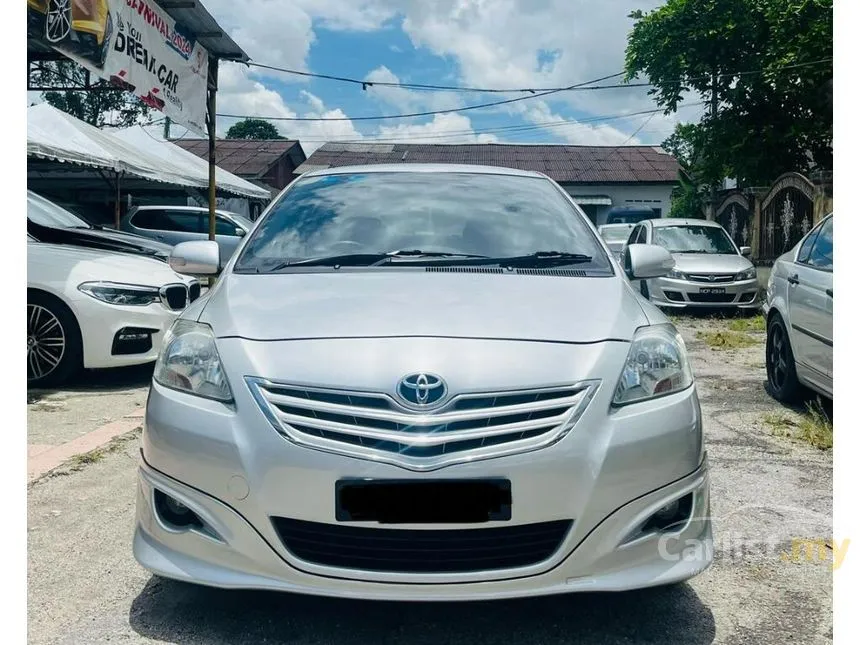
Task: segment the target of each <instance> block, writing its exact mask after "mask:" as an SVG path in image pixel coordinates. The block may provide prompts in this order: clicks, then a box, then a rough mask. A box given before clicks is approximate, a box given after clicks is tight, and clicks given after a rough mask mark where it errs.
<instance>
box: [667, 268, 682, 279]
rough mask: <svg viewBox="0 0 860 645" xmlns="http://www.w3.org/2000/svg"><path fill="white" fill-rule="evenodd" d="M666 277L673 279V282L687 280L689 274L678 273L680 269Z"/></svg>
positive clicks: (670, 272) (674, 270)
mask: <svg viewBox="0 0 860 645" xmlns="http://www.w3.org/2000/svg"><path fill="white" fill-rule="evenodd" d="M666 277H667V278H672V279H673V280H686V279H687V274H685V273H683V272H681V271H678V269H672V270H671V271H669V273H668V274H666Z"/></svg>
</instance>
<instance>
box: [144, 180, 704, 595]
mask: <svg viewBox="0 0 860 645" xmlns="http://www.w3.org/2000/svg"><path fill="white" fill-rule="evenodd" d="M524 213H528V217H524V216H523V215H524ZM219 253H220V249H219V247H218V245H217V244H215V243H214V242H209V241H196V242H186V243H182V244H179V245H177V246H176V248H175V249H174V250H173V254H172V255H171V265H172V266H174V267H175V268H176V269H177V270H178V271H187V272H188V273H190V274H199V273H207V274H214V273H216V272H219V271H220V273H221V275H220V277H219V279H218V282H217V283H216V284H215V286H214V287H213V288H212V290H211V291H210V292H209V294H208V296H207V297H205V298H202V299H200V300H199V301H198V302H196V303H194V304H193V305H191V307H189V308H188V309H187V310H186V311H185V312H184V313H183V314H182V315H181V316H180V318H179V320H178V321H177V322H176V323H175V324H174V325H173V327H172V328H171V330H170V332H169V334H168V336H167V338H166V340H165V344H164V347H163V349H162V352H161V354H160V357H159V360H158V363H157V364H156V368H155V373H154V377H153V382H152V387H151V392H150V396H149V400H148V403H147V407H146V422H145V424H144V427H145V429H144V433H143V436H142V443H141V446H142V460H141V463H140V472H139V486H138V497H137V526H136V531H135V537H134V554H135V557H136V558H137V560H138V562H139V563H141V564H142V565H143V566H144V567H145V568H147V569H148V570H150V571H152V572H155V573H157V574H159V575H161V576H165V577H168V578H175V579H179V580H185V581H189V582H194V583H200V584H204V585H212V586H216V587H231V588H260V589H262V588H265V589H269V590H276V589H281V590H284V591H291V592H300V593H311V594H321V595H330V596H348V597H362V598H377V599H396V600H405V599H409V600H473V599H479V598H484V599H488V598H509V597H514V596H533V595H541V594H551V593H565V592H571V591H590V592H591V591H609V590H621V589H632V588H639V587H648V586H654V585H662V584H669V583H672V582H675V581H679V580H684V579H687V578H690V577H692V576H694V575H696V574H698V573H699V572H701V571H702V570H704V569H705V568H706V567H707V566H708V565H709V563H710V561H711V557H712V556H711V553H712V549H709V548H705V545H707V544H708V543H709V541H710V539H711V525H710V520H709V518H708V514H709V513H708V512H709V501H708V494H709V493H708V491H709V475H708V465H707V459H706V452H705V448H704V444H703V437H702V423H701V420H702V414H701V411H700V408H699V401H698V396H697V393H696V387H695V384H694V381H693V375H692V372H691V369H690V365H689V362H688V358H687V355H686V351H685V348H684V342H683V340H682V339H681V337H680V336H679V335H678V333H677V331H676V330H675V328H674V327H673V326H672V324H671V323H670V322H669V321H668V319H667V318H666V317H665V316H664V315H663V313H662V312H661V311H660V310H659V309H658V308H656V307H655V306H653V305H651V304H650V303H648V302H646V301H645V300H643V299H642V298H640V297H639V295H638V293H636V291H635V290H634V289H633V288H632V286H631V284H630V282H629V281H628V279H627V278H626V277H624V276H623V275H621V274H620V272H619V267H618V265H617V263H615V262H613V261H612V260H611V259H610V257H609V255H608V254H607V252H606V250H605V247H604V245H603V244H602V243H601V242H600V239H599V237H598V235H597V232H596V231H595V230H594V229H593V227H592V226H591V224H590V223H589V222H588V219H587V217H586V215H585V214H584V213H583V212H582V210H581V209H580V208H579V207H578V206H577V205H576V204H575V203H574V201H573V199H572V198H571V196H570V195H568V194H567V193H566V192H565V191H564V190H563V189H561V187H559V186H558V184H556V183H555V182H553V181H552V180H551V179H549V178H548V177H546V176H545V175H541V174H538V173H533V172H524V171H519V170H510V169H500V168H484V167H480V166H463V165H412V164H404V165H380V166H363V167H356V168H338V169H330V170H326V171H319V172H310V173H306V174H304V175H302V177H300V178H299V179H297V180H296V181H295V182H293V183H292V184H291V185H290V187H289V188H287V189H286V191H284V192H283V193H282V194H281V195H280V196H279V197H278V198H277V199H276V200H275V201H274V203H273V204H272V205H270V206H269V207H268V209H267V211H266V212H265V213H264V214H263V215H262V217H261V218H260V220H259V222H258V223H257V225H256V226H255V228H254V230H253V231H252V232H251V234H250V235H249V236H248V237H247V238H246V239H245V241H244V242H243V243H242V245H241V246H240V247H239V250H238V251H237V253H236V254H235V255H233V256H232V257H231V258H230V259H229V260H225V258H224V257H223V256H220V255H219ZM628 256H629V258H628V259H629V270H630V273H631V274H632V275H633V276H634V277H638V278H652V277H656V276H659V275H662V274H663V273H665V272H666V271H668V270H669V269H671V267H672V264H673V262H672V258H671V256H670V255H669V253H668V252H667V251H666V250H665V249H662V248H660V247H655V246H649V245H634V246H633V247H630V248H629V249H628ZM691 544H700V545H702V547H703V548H702V549H701V550H700V552H699V553H700V555H701V557H700V558H695V557H686V556H685V555H682V552H684V553H686V552H687V551H689V547H690V545H691Z"/></svg>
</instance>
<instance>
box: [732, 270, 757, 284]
mask: <svg viewBox="0 0 860 645" xmlns="http://www.w3.org/2000/svg"><path fill="white" fill-rule="evenodd" d="M757 275H758V273H756V270H755V267H750V268H749V269H747V270H746V271H741V272H740V273H738V274H737V275H736V276H735V280H737V281H741V280H753V279H755V278H756V276H757Z"/></svg>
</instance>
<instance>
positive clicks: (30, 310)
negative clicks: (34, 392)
mask: <svg viewBox="0 0 860 645" xmlns="http://www.w3.org/2000/svg"><path fill="white" fill-rule="evenodd" d="M82 356H83V350H82V342H81V332H80V328H79V327H78V323H77V321H76V320H75V316H74V314H72V312H71V311H70V310H69V308H68V307H66V305H64V304H63V303H62V302H60V301H59V300H58V299H56V298H54V297H53V296H49V295H47V294H45V293H39V292H32V293H28V295H27V387H49V386H52V385H58V384H60V383H63V382H64V381H66V380H67V379H69V378H70V377H71V376H72V375H74V373H75V372H77V371H78V370H79V369H80V367H81V363H82Z"/></svg>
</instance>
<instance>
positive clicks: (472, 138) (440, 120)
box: [374, 113, 499, 143]
mask: <svg viewBox="0 0 860 645" xmlns="http://www.w3.org/2000/svg"><path fill="white" fill-rule="evenodd" d="M446 134H447V135H450V136H445V137H444V138H443V137H441V136H440V135H446ZM374 136H377V137H379V138H382V139H389V138H390V139H392V140H402V141H406V140H408V142H409V143H494V142H497V141H498V140H499V139H498V137H497V136H496V135H494V134H489V133H483V134H475V132H474V131H473V128H472V122H471V120H470V119H469V117H467V116H464V115H462V114H457V113H452V114H437V115H435V116H434V117H433V120H432V121H430V122H428V123H420V124H411V123H402V124H398V125H391V126H380V127H379V129H378V131H377V132H376V133H375V135H374Z"/></svg>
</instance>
